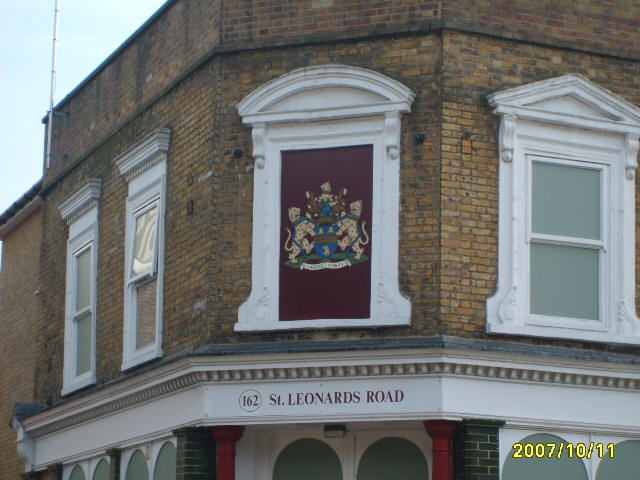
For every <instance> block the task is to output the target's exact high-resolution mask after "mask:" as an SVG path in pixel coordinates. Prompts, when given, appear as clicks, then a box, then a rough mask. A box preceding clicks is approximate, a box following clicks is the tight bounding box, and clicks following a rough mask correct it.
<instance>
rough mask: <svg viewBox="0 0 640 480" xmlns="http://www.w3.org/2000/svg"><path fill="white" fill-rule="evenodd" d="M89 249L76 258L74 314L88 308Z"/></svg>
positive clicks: (89, 290) (89, 280) (89, 279)
mask: <svg viewBox="0 0 640 480" xmlns="http://www.w3.org/2000/svg"><path fill="white" fill-rule="evenodd" d="M90 292H91V248H87V249H86V250H85V251H83V252H82V253H81V254H80V255H77V256H76V312H78V311H80V310H82V309H83V308H86V307H88V306H89V302H90V299H91V293H90Z"/></svg>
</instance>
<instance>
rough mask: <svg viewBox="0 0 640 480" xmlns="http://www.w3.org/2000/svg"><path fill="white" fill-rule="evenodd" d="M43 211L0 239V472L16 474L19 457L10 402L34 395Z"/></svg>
mask: <svg viewBox="0 0 640 480" xmlns="http://www.w3.org/2000/svg"><path fill="white" fill-rule="evenodd" d="M41 225H42V214H41V212H40V210H37V211H36V212H34V213H33V214H31V215H30V216H29V217H28V218H26V219H25V220H24V221H23V222H22V223H21V224H20V225H19V226H18V227H17V228H16V229H15V230H13V231H12V232H11V233H9V234H8V235H7V236H6V237H5V238H4V239H3V244H2V268H1V269H0V366H1V368H2V374H0V414H1V415H2V418H1V421H0V452H2V454H1V455H0V472H2V476H3V478H18V475H19V474H20V473H22V472H24V463H22V460H20V457H18V451H17V449H16V431H15V430H14V429H13V428H11V427H10V426H9V421H10V420H11V412H12V410H13V405H14V404H15V403H18V402H20V403H30V402H32V401H33V400H34V376H35V358H36V333H35V329H36V325H38V324H39V319H40V314H41V313H40V306H39V301H38V296H37V295H36V292H37V291H38V289H39V267H40V240H41Z"/></svg>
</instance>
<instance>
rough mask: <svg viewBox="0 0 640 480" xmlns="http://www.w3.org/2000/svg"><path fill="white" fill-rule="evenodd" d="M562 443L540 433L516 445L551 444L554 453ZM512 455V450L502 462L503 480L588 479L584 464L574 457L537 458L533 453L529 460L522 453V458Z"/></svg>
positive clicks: (554, 437)
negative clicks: (553, 445)
mask: <svg viewBox="0 0 640 480" xmlns="http://www.w3.org/2000/svg"><path fill="white" fill-rule="evenodd" d="M562 442H564V440H563V439H562V438H560V437H556V436H555V435H549V434H546V433H540V434H536V435H531V436H529V437H526V438H523V439H522V440H520V442H518V443H521V444H522V445H525V444H533V445H536V444H539V443H541V444H543V445H546V444H547V443H553V444H555V447H554V448H555V451H559V448H560V447H559V445H560V443H562ZM547 452H548V450H547ZM514 453H516V452H515V450H513V449H512V450H511V452H510V453H509V455H507V459H506V461H505V462H504V467H503V468H502V475H501V476H500V478H502V479H503V480H543V479H544V480H587V479H588V478H589V477H588V475H587V470H586V469H585V467H584V463H582V460H581V459H579V458H577V457H576V456H575V455H574V456H572V457H569V455H561V456H559V457H558V458H556V456H553V457H551V458H549V457H548V456H543V457H542V458H539V457H536V456H535V451H534V455H533V456H532V457H531V458H528V457H525V455H524V452H521V453H522V457H523V458H514V457H513V455H514Z"/></svg>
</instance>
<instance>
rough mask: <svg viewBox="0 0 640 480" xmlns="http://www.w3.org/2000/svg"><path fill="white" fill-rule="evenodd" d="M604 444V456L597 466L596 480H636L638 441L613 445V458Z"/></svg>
mask: <svg viewBox="0 0 640 480" xmlns="http://www.w3.org/2000/svg"><path fill="white" fill-rule="evenodd" d="M607 446H608V444H606V443H605V445H604V449H605V450H604V451H605V452H606V453H605V456H604V458H603V459H602V461H601V462H600V465H599V466H598V476H597V477H596V478H597V480H637V478H638V472H640V440H625V441H624V442H620V443H618V444H617V445H614V451H613V457H612V456H611V455H610V453H611V452H610V451H609V449H608V447H607Z"/></svg>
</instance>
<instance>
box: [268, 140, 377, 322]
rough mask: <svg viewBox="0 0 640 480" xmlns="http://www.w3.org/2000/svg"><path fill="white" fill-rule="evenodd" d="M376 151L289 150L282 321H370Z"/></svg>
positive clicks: (285, 183)
mask: <svg viewBox="0 0 640 480" xmlns="http://www.w3.org/2000/svg"><path fill="white" fill-rule="evenodd" d="M372 182H373V147H372V146H371V145H362V146H355V147H340V148H325V149H315V150H295V151H285V152H282V182H281V185H282V187H281V188H282V190H281V209H282V210H281V224H280V237H281V247H280V320H285V321H286V320H314V319H322V318H327V319H329V318H347V319H348V318H354V319H356V318H368V317H369V316H370V302H371V235H372V232H371V207H372V205H371V202H372Z"/></svg>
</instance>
